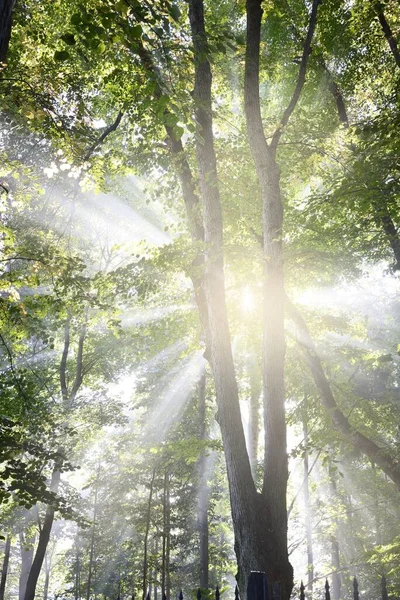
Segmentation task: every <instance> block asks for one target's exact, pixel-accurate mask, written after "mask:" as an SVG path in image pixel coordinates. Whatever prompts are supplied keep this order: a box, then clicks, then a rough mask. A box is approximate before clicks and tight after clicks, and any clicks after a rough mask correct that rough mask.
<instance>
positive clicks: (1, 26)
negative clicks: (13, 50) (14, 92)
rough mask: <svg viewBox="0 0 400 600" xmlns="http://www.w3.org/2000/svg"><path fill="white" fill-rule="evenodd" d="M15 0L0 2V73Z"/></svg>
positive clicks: (0, 0)
mask: <svg viewBox="0 0 400 600" xmlns="http://www.w3.org/2000/svg"><path fill="white" fill-rule="evenodd" d="M14 6H15V0H0V71H1V69H2V65H4V63H6V61H7V53H8V46H9V43H10V38H11V29H12V13H13V10H14Z"/></svg>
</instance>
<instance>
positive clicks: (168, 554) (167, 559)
mask: <svg viewBox="0 0 400 600" xmlns="http://www.w3.org/2000/svg"><path fill="white" fill-rule="evenodd" d="M170 477H171V476H170V474H169V473H168V474H167V479H166V496H165V502H166V520H165V527H166V544H165V571H166V578H165V595H166V597H167V600H169V599H170V598H171V573H170V568H171V567H170V562H171V500H170Z"/></svg>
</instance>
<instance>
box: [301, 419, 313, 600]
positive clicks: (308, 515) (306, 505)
mask: <svg viewBox="0 0 400 600" xmlns="http://www.w3.org/2000/svg"><path fill="white" fill-rule="evenodd" d="M303 437H304V446H305V453H304V464H303V466H304V491H303V493H304V518H305V525H306V540H307V588H308V591H309V592H310V594H311V595H312V593H313V580H314V553H313V540H312V523H311V505H310V484H309V461H308V426H307V414H306V415H305V416H304V419H303Z"/></svg>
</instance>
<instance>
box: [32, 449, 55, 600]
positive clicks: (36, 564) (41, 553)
mask: <svg viewBox="0 0 400 600" xmlns="http://www.w3.org/2000/svg"><path fill="white" fill-rule="evenodd" d="M58 454H59V460H58V461H56V464H55V465H54V469H53V474H52V477H51V485H50V489H51V490H52V491H53V492H57V490H58V486H59V484H60V478H61V473H60V468H61V466H62V462H63V459H62V451H61V449H59V450H58ZM54 514H55V510H54V507H53V506H51V505H48V506H47V509H46V513H45V517H44V520H43V524H42V528H41V530H40V533H39V542H38V545H37V548H36V552H35V556H34V559H33V562H32V567H31V569H30V571H29V576H28V581H27V583H26V591H25V598H24V600H34V598H35V592H36V585H37V582H38V579H39V575H40V571H41V569H42V565H43V561H44V557H45V554H46V550H47V546H48V544H49V540H50V534H51V528H52V526H53V521H54Z"/></svg>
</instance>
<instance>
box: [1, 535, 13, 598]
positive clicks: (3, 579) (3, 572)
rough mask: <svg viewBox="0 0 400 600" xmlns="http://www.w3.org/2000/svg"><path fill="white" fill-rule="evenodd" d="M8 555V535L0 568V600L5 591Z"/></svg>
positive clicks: (9, 548) (9, 539)
mask: <svg viewBox="0 0 400 600" xmlns="http://www.w3.org/2000/svg"><path fill="white" fill-rule="evenodd" d="M10 553H11V536H9V535H8V536H7V538H6V543H5V546H4V558H3V566H2V568H1V580H0V600H4V594H5V591H6V583H7V575H8V564H9V562H10Z"/></svg>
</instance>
